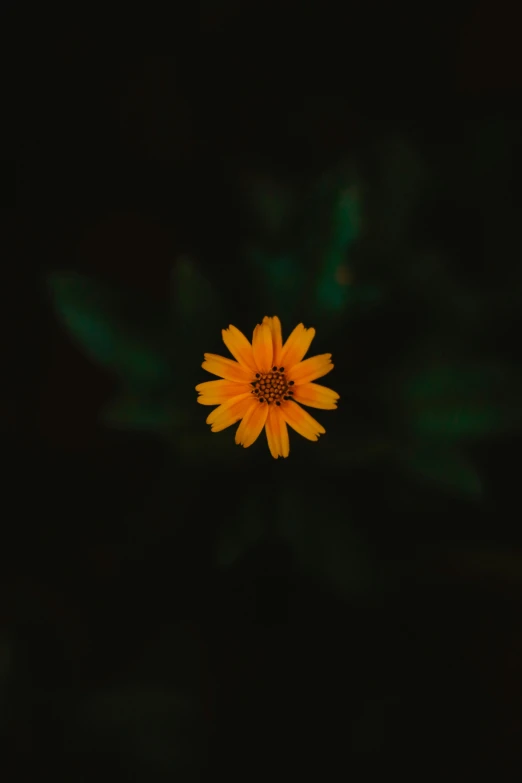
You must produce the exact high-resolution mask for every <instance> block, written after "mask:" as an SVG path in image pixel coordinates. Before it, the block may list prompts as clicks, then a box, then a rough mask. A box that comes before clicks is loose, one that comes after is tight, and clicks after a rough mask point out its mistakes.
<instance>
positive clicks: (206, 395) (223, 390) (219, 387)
mask: <svg viewBox="0 0 522 783" xmlns="http://www.w3.org/2000/svg"><path fill="white" fill-rule="evenodd" d="M196 391H197V392H199V394H200V396H199V397H198V402H199V404H200V405H220V404H221V403H222V402H226V401H227V400H229V399H230V398H231V397H237V395H238V394H244V393H246V392H251V391H252V387H251V386H250V384H249V383H235V382H234V381H205V382H204V383H198V385H197V386H196Z"/></svg>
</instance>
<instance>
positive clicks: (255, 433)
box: [236, 400, 268, 449]
mask: <svg viewBox="0 0 522 783" xmlns="http://www.w3.org/2000/svg"><path fill="white" fill-rule="evenodd" d="M267 415H268V405H263V404H262V403H259V402H258V401H257V400H256V404H255V405H253V406H252V408H249V410H248V413H246V414H245V416H244V417H243V420H242V422H241V424H240V425H239V427H238V428H237V432H236V443H237V444H241V446H243V447H244V448H245V449H247V448H248V447H249V446H251V445H252V444H253V443H254V442H255V441H256V440H257V439H258V438H259V436H260V434H261V430H262V429H263V427H264V426H265V422H266V417H267Z"/></svg>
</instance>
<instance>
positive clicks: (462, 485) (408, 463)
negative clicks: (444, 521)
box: [404, 446, 482, 500]
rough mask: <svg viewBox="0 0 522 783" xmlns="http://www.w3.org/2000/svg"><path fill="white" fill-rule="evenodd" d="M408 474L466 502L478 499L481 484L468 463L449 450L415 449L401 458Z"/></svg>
mask: <svg viewBox="0 0 522 783" xmlns="http://www.w3.org/2000/svg"><path fill="white" fill-rule="evenodd" d="M404 465H405V467H406V468H407V470H408V471H409V472H410V473H411V475H413V476H415V477H417V478H419V479H421V480H422V481H423V482H426V483H428V484H432V485H433V486H437V487H439V488H440V489H444V490H446V491H448V492H449V493H456V494H459V495H462V496H464V497H467V498H469V499H470V500H478V499H479V498H480V496H481V494H482V485H481V481H480V477H479V475H478V472H477V470H476V468H475V466H474V465H473V463H472V461H471V460H470V459H469V458H468V457H467V456H466V455H464V454H461V453H459V452H458V451H456V450H452V449H450V448H443V447H442V448H440V447H439V448H437V447H435V446H425V447H422V446H419V447H418V448H416V449H413V450H412V452H411V453H410V454H409V455H408V456H407V458H405V459H404Z"/></svg>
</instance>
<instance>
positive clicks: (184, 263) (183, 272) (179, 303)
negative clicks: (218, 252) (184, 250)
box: [172, 256, 220, 329]
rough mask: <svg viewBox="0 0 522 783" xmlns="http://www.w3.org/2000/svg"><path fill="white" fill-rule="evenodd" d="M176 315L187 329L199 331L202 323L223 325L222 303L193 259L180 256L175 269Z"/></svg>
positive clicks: (173, 283) (173, 290)
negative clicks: (216, 322) (211, 322)
mask: <svg viewBox="0 0 522 783" xmlns="http://www.w3.org/2000/svg"><path fill="white" fill-rule="evenodd" d="M172 297H173V306H174V312H175V314H176V315H177V316H178V320H179V321H180V322H181V324H182V326H183V328H184V329H195V328H197V327H198V324H199V322H200V320H201V319H202V320H203V322H204V323H208V321H209V319H211V320H212V319H214V320H217V321H219V311H220V301H219V297H218V296H217V293H216V291H215V290H214V288H213V286H212V285H211V283H210V281H209V280H208V278H207V277H206V276H205V275H204V274H203V272H202V271H201V269H200V267H199V265H198V264H197V263H196V261H195V260H194V259H193V258H190V257H189V256H180V258H178V259H177V261H176V263H175V264H174V267H173V269H172Z"/></svg>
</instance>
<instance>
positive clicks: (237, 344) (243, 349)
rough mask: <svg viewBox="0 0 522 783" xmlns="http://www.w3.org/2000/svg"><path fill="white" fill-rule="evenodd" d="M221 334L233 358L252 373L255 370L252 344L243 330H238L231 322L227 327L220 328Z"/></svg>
mask: <svg viewBox="0 0 522 783" xmlns="http://www.w3.org/2000/svg"><path fill="white" fill-rule="evenodd" d="M221 334H222V336H223V342H224V343H225V345H226V346H227V348H228V350H229V351H230V353H231V354H232V356H233V357H234V359H237V361H238V362H239V364H242V365H243V367H246V368H247V369H249V370H251V371H252V372H254V373H255V372H257V368H256V363H255V361H254V353H253V351H252V346H251V345H250V343H249V341H248V340H247V338H246V337H245V335H244V334H243V332H240V331H239V329H237V328H236V327H235V326H234V325H233V324H230V325H229V327H228V329H222V331H221Z"/></svg>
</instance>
